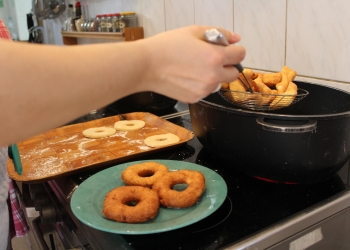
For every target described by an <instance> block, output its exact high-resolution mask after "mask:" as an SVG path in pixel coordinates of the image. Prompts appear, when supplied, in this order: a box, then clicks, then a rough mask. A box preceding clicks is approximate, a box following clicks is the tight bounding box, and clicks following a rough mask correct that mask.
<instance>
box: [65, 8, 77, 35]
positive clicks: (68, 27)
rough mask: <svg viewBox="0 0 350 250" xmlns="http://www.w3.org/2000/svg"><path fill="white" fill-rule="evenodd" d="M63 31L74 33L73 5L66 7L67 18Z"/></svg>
mask: <svg viewBox="0 0 350 250" xmlns="http://www.w3.org/2000/svg"><path fill="white" fill-rule="evenodd" d="M63 29H64V30H65V31H76V29H75V23H74V21H73V4H69V5H68V18H67V20H66V21H65V22H64V27H63Z"/></svg>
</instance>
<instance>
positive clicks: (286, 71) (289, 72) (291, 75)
mask: <svg viewBox="0 0 350 250" xmlns="http://www.w3.org/2000/svg"><path fill="white" fill-rule="evenodd" d="M282 74H286V75H287V78H288V83H289V82H292V81H294V78H295V76H296V75H297V72H296V71H295V70H292V69H291V68H289V67H288V66H287V65H285V66H284V67H283V68H282Z"/></svg>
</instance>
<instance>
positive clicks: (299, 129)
mask: <svg viewBox="0 0 350 250" xmlns="http://www.w3.org/2000/svg"><path fill="white" fill-rule="evenodd" d="M256 123H257V124H258V125H259V127H260V128H262V129H263V130H267V131H271V132H278V133H307V132H312V131H315V130H316V128H317V121H314V120H279V119H273V118H266V117H258V118H257V119H256Z"/></svg>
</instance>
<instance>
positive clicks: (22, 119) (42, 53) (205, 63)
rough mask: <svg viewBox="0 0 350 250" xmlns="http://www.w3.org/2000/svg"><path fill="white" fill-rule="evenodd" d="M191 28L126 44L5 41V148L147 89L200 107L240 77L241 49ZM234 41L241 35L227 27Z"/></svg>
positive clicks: (0, 96)
mask: <svg viewBox="0 0 350 250" xmlns="http://www.w3.org/2000/svg"><path fill="white" fill-rule="evenodd" d="M207 28H209V27H199V26H191V27H186V28H182V29H177V30H173V31H168V32H164V33H161V34H159V35H156V36H154V37H151V38H147V39H142V40H138V41H135V42H125V43H107V44H96V45H84V46H50V45H33V44H19V43H14V42H6V41H0V46H1V58H2V60H1V61H0V108H1V110H2V111H1V129H0V146H5V145H8V144H10V143H14V142H16V141H19V140H23V139H25V138H27V137H29V136H32V135H35V134H38V133H41V132H44V131H46V130H49V129H52V128H54V127H57V126H60V125H63V124H65V123H67V122H69V121H71V120H73V119H75V118H77V117H79V116H81V115H83V114H85V113H87V112H89V111H90V110H93V109H97V108H100V107H103V106H105V105H108V104H110V103H111V102H113V101H115V100H117V99H120V98H122V97H124V96H127V95H129V94H132V93H136V92H141V91H154V92H157V93H160V94H164V95H167V96H169V97H171V98H174V99H178V100H180V101H183V102H189V103H191V102H196V101H198V100H199V99H200V98H203V97H205V96H207V95H208V94H210V93H211V92H212V91H213V90H215V89H216V87H217V85H218V84H219V83H221V82H228V81H231V80H233V79H235V78H236V77H237V75H238V71H237V70H236V69H235V68H234V67H233V66H230V65H234V64H237V63H239V62H240V61H241V60H242V59H243V58H244V56H245V50H244V48H242V47H240V46H227V47H223V46H217V45H212V44H209V43H207V42H204V41H203V34H204V31H205V30H206V29H207ZM221 31H222V32H223V33H224V35H225V36H226V37H227V38H228V40H229V42H230V43H235V42H237V41H239V36H237V35H236V36H234V35H232V34H231V33H230V32H228V31H225V30H221Z"/></svg>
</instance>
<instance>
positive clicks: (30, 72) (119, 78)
mask: <svg viewBox="0 0 350 250" xmlns="http://www.w3.org/2000/svg"><path fill="white" fill-rule="evenodd" d="M21 46H22V47H20V48H19V47H18V46H17V45H16V44H15V43H12V42H3V43H1V50H2V53H1V55H2V60H1V62H0V76H1V77H0V79H1V80H0V86H1V88H0V107H1V108H2V112H1V113H2V115H1V116H2V117H1V120H2V121H6V122H2V123H1V128H2V129H1V130H0V138H1V141H5V142H7V143H8V142H10V141H12V140H10V138H13V136H14V134H16V138H18V139H20V138H26V137H27V136H30V135H33V134H36V133H39V132H42V131H45V130H48V129H50V128H53V127H57V126H60V125H62V124H64V123H66V122H69V121H71V120H73V119H74V118H77V117H79V116H81V115H83V114H84V113H87V112H88V111H90V110H92V109H96V108H100V107H103V106H105V105H107V104H109V103H111V102H113V101H114V100H116V99H119V98H121V97H123V96H126V95H128V94H131V93H133V92H135V91H142V85H139V84H138V83H140V76H142V73H141V72H142V71H143V70H144V66H143V62H142V56H140V55H141V53H142V51H138V47H139V46H131V44H128V45H127V46H125V44H124V43H120V44H108V45H103V46H101V45H91V46H90V45H89V46H78V47H76V48H72V47H59V46H46V45H37V46H33V45H27V48H26V47H25V46H24V45H21ZM28 46H30V47H28ZM48 54H50V56H48ZM19 58H21V60H18V59H19ZM128 61H130V62H128ZM5 62H6V67H5V65H2V64H4V63H5ZM28 62H29V63H28ZM131 62H132V63H131ZM82 65H84V67H82ZM130 65H134V66H135V67H130ZM5 69H6V72H4V70H5ZM5 85H7V86H5ZM3 107H6V108H3ZM23 126H25V127H26V129H23ZM9 131H10V133H9ZM7 136H9V139H6V137H7Z"/></svg>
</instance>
